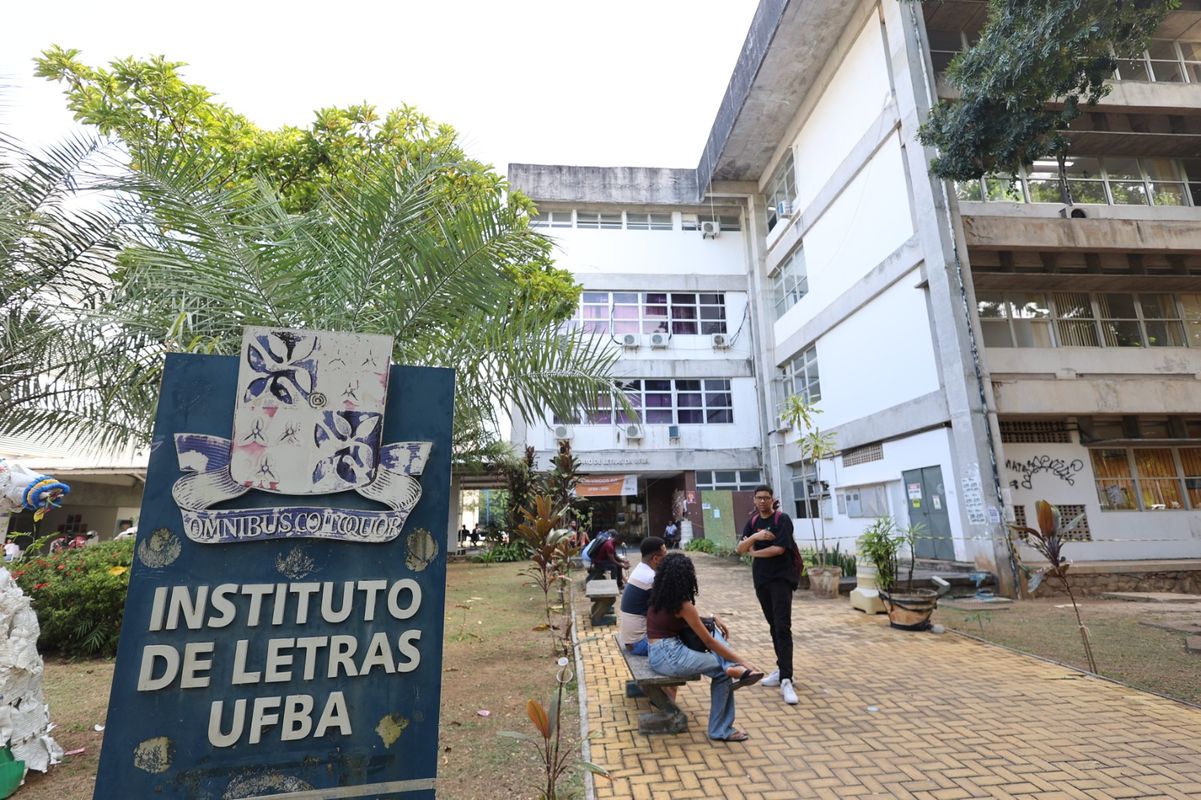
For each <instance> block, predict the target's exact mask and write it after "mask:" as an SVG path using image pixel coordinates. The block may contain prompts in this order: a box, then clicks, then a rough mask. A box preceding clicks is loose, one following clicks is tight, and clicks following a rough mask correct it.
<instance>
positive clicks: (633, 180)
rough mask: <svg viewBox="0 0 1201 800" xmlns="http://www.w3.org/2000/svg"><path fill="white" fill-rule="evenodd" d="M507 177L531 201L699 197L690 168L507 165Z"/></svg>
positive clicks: (687, 201)
mask: <svg viewBox="0 0 1201 800" xmlns="http://www.w3.org/2000/svg"><path fill="white" fill-rule="evenodd" d="M508 178H509V184H510V185H511V186H512V187H513V188H514V189H520V190H521V191H522V192H524V193H525V194H527V195H529V196H530V198H531V199H532V200H534V202H555V203H598V204H624V205H691V204H695V203H698V202H700V200H701V192H700V190H699V189H698V184H697V179H696V170H692V169H668V168H661V167H573V166H569V165H565V164H510V165H509V171H508Z"/></svg>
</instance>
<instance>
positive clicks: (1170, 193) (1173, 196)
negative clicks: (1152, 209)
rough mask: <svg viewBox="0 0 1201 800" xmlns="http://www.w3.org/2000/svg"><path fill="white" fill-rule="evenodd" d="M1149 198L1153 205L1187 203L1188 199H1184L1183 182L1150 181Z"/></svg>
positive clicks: (1182, 204) (1184, 204) (1181, 204)
mask: <svg viewBox="0 0 1201 800" xmlns="http://www.w3.org/2000/svg"><path fill="white" fill-rule="evenodd" d="M1151 199H1152V200H1154V201H1155V205H1157V206H1186V205H1188V201H1187V200H1185V199H1184V184H1183V183H1162V182H1156V183H1152V184H1151Z"/></svg>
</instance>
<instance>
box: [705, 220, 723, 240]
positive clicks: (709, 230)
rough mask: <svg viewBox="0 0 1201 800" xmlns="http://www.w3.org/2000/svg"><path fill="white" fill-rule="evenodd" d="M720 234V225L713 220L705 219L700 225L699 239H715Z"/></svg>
mask: <svg viewBox="0 0 1201 800" xmlns="http://www.w3.org/2000/svg"><path fill="white" fill-rule="evenodd" d="M720 233H721V223H720V222H718V221H717V220H715V219H707V220H705V221H704V222H702V223H701V238H702V239H716V238H717V237H718V234H720Z"/></svg>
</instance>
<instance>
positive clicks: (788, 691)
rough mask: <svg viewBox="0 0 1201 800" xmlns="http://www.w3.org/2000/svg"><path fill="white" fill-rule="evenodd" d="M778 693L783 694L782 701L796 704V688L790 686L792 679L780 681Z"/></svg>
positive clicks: (792, 704) (791, 704)
mask: <svg viewBox="0 0 1201 800" xmlns="http://www.w3.org/2000/svg"><path fill="white" fill-rule="evenodd" d="M780 694H782V695H784V702H785V703H787V704H788V705H790V706H795V705H796V704H797V696H796V689H793V688H792V681H790V680H789V679H788V678H785V679H784V680H782V681H780Z"/></svg>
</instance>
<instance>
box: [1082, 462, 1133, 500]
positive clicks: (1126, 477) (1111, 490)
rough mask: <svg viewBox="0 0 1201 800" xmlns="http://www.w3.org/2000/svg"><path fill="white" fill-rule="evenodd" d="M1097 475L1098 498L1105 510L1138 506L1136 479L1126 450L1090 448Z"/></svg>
mask: <svg viewBox="0 0 1201 800" xmlns="http://www.w3.org/2000/svg"><path fill="white" fill-rule="evenodd" d="M1089 454H1090V456H1091V457H1092V462H1093V473H1094V475H1095V476H1096V483H1097V499H1098V500H1099V501H1100V503H1101V509H1102V510H1103V511H1129V510H1133V509H1137V508H1138V504H1137V503H1136V502H1135V499H1134V481H1133V480H1131V476H1130V462H1129V461H1128V460H1127V458H1126V451H1125V450H1090V451H1089Z"/></svg>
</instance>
